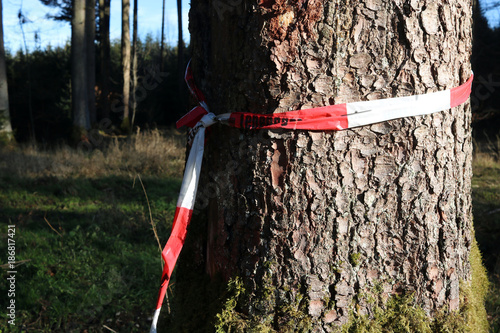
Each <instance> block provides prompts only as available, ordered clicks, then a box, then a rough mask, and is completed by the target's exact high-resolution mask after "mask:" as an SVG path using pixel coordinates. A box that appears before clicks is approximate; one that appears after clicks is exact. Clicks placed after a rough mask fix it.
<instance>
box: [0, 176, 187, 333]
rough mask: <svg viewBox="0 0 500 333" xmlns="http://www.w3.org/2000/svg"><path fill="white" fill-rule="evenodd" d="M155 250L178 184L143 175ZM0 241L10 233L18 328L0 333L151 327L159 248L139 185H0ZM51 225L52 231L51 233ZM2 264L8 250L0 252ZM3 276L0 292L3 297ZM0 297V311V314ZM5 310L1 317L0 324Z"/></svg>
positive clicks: (0, 300) (113, 180)
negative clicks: (9, 229)
mask: <svg viewBox="0 0 500 333" xmlns="http://www.w3.org/2000/svg"><path fill="white" fill-rule="evenodd" d="M142 180H143V183H144V185H145V187H146V190H147V194H148V197H149V202H150V205H151V209H152V216H153V221H154V222H155V223H156V224H157V227H158V232H159V234H160V238H161V242H162V244H163V243H164V242H165V241H166V239H167V237H168V233H169V228H170V225H171V219H172V217H173V214H174V211H175V204H176V200H177V194H178V191H179V187H180V181H178V180H175V179H162V178H160V177H154V176H150V177H143V178H142ZM0 207H1V208H2V209H1V210H0V221H2V222H4V223H2V227H1V229H0V239H1V242H2V244H6V243H7V241H6V238H7V235H6V229H7V224H13V225H15V226H16V235H15V241H16V261H22V260H28V262H26V263H24V264H23V265H20V266H19V267H17V268H16V269H17V271H18V273H17V276H16V296H15V300H16V327H15V330H13V331H12V327H10V326H9V325H8V324H7V321H6V320H3V319H4V318H2V320H1V321H0V331H2V332H9V331H12V332H14V331H15V332H19V331H21V329H23V330H26V331H37V332H71V331H75V332H76V331H81V330H82V329H83V328H85V329H87V330H88V331H103V325H106V326H108V327H110V328H112V329H114V330H116V331H120V332H122V331H123V332H143V331H145V330H147V327H149V325H150V321H149V320H148V318H149V317H150V316H151V313H152V311H153V310H154V304H155V300H156V296H157V291H158V284H159V279H160V275H161V267H162V266H161V260H160V250H159V248H158V244H157V242H156V240H155V239H154V234H153V231H152V227H151V224H150V220H149V211H148V206H147V201H146V198H145V196H144V193H143V190H142V187H141V185H140V183H139V182H138V181H136V183H135V185H134V180H133V179H131V178H127V177H115V176H110V177H103V178H96V179H86V178H74V179H71V178H67V179H63V180H61V179H57V178H54V177H38V178H33V179H24V178H19V177H5V176H4V177H1V178H0ZM49 223H50V225H49ZM0 259H1V263H2V264H4V263H6V262H7V254H6V251H3V252H2V253H1V254H0ZM6 277H7V273H6V271H5V270H4V271H2V280H1V281H0V292H1V294H2V295H6V294H7V289H8V286H7V280H6ZM7 301H8V299H7V297H3V296H2V297H0V307H1V308H5V307H6V306H7ZM4 313H5V312H2V316H5V315H4Z"/></svg>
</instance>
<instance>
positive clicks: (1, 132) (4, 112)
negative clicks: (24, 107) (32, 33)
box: [0, 0, 12, 141]
mask: <svg viewBox="0 0 500 333" xmlns="http://www.w3.org/2000/svg"><path fill="white" fill-rule="evenodd" d="M4 136H5V138H3V137H4ZM3 139H6V140H9V141H10V140H11V139H12V126H11V124H10V113H9V90H8V85H7V67H6V64H5V48H4V44H3V7H2V1H1V0H0V141H1V140H3Z"/></svg>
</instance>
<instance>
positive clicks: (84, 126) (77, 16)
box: [71, 0, 90, 140]
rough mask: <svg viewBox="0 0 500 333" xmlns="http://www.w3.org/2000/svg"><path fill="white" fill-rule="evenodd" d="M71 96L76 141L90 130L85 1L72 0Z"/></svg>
mask: <svg viewBox="0 0 500 333" xmlns="http://www.w3.org/2000/svg"><path fill="white" fill-rule="evenodd" d="M71 27H72V29H71V95H72V104H73V125H74V127H75V132H74V136H75V139H76V140H79V139H81V137H82V136H85V135H86V131H87V130H89V129H90V117H89V109H88V103H87V98H88V94H87V89H88V83H87V82H88V77H87V74H88V71H87V66H86V65H87V44H86V39H85V0H74V4H73V17H72V20H71Z"/></svg>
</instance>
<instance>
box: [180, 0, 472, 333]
mask: <svg viewBox="0 0 500 333" xmlns="http://www.w3.org/2000/svg"><path fill="white" fill-rule="evenodd" d="M257 3H258V4H257ZM190 30H191V33H192V35H191V43H192V46H193V60H192V64H193V70H194V73H195V78H196V81H197V83H198V85H199V87H200V88H201V89H202V91H203V92H204V93H205V94H206V96H207V100H208V105H209V106H210V108H211V111H213V112H215V113H224V112H231V111H247V112H254V113H273V112H282V111H287V110H297V109H306V108H311V107H316V106H324V105H329V104H338V103H344V102H354V101H363V100H374V99H381V98H390V97H396V96H408V95H415V94H422V93H427V92H434V91H438V90H444V89H447V88H452V87H455V86H458V85H459V84H461V83H464V82H465V81H466V79H467V78H468V77H469V76H470V74H471V69H470V64H469V58H470V51H471V2H470V0H457V1H453V2H445V1H439V2H437V3H436V2H429V1H426V0H412V1H389V0H382V1H371V0H360V1H355V2H351V1H349V0H338V1H337V0H335V1H334V0H331V1H320V0H312V1H294V2H288V1H283V0H269V1H268V0H260V1H258V2H257V1H234V2H232V3H231V5H227V4H224V6H222V5H221V2H220V1H208V0H193V1H192V4H191V12H190ZM470 118H471V115H470V107H469V106H468V104H466V105H462V106H459V107H456V108H453V109H452V110H448V111H444V112H440V113H437V114H433V115H429V116H425V117H415V118H407V119H401V120H394V121H389V122H384V123H379V124H375V125H372V126H366V127H363V128H357V129H353V130H345V131H338V132H334V131H332V132H308V131H277V130H275V131H263V130H261V131H257V132H251V131H240V130H236V129H231V128H228V127H224V126H222V125H221V126H214V127H213V129H212V133H211V136H210V137H209V138H208V143H207V148H206V152H205V161H204V163H205V164H204V169H203V170H202V173H203V176H202V183H201V184H200V193H199V198H200V200H199V201H198V206H197V207H198V212H199V213H200V212H201V213H202V214H198V218H197V214H195V218H194V220H193V223H192V225H191V226H190V231H189V232H190V233H192V234H188V238H187V245H186V248H187V251H186V254H185V256H184V257H183V258H182V259H181V262H180V268H179V271H178V272H177V274H178V282H177V283H176V291H177V293H178V294H176V299H177V300H178V301H177V302H178V306H179V308H178V310H176V311H177V312H176V313H183V315H184V316H188V318H187V319H186V318H185V317H184V321H183V324H181V325H184V326H185V325H188V324H189V325H194V326H193V327H196V326H195V325H197V324H200V325H201V324H202V320H203V319H200V321H197V319H196V316H198V318H200V317H199V315H198V313H193V316H192V317H189V314H187V313H185V312H186V311H189V310H187V308H183V306H187V301H184V300H189V299H191V300H193V299H195V298H196V297H198V298H200V297H201V296H199V295H200V289H197V288H196V286H194V285H196V283H198V282H199V280H195V279H196V278H194V279H191V278H193V276H194V275H195V274H200V272H201V271H202V270H203V271H205V272H207V273H208V274H209V275H210V276H211V277H212V281H215V280H216V277H217V276H220V277H222V278H223V279H224V280H228V279H230V278H234V277H236V276H239V277H241V279H242V282H243V286H244V289H245V290H246V294H247V299H246V301H245V302H244V303H245V304H239V305H238V307H237V310H238V311H239V312H240V313H241V316H242V318H247V319H248V320H252V321H253V322H254V323H255V322H257V323H259V324H262V325H264V326H266V327H270V328H273V329H276V330H280V327H285V326H286V325H292V326H286V327H290V329H291V331H294V330H298V326H297V325H299V324H298V323H297V324H293V322H294V320H293V316H291V315H290V311H288V310H287V311H285V310H284V309H290V308H295V310H296V311H298V310H297V309H299V308H300V309H302V308H304V309H305V310H304V312H305V313H306V315H307V316H308V318H307V320H309V323H310V324H311V327H313V329H314V330H315V331H317V332H322V331H330V330H331V329H332V327H335V326H338V325H341V324H344V323H346V322H347V321H348V318H349V314H350V311H355V312H356V313H358V314H370V313H372V310H373V309H372V304H371V303H370V302H369V299H370V295H373V294H374V293H375V292H379V293H380V294H381V295H379V296H381V297H382V298H384V299H386V298H387V297H389V296H391V295H394V294H402V293H407V292H414V295H415V299H416V301H417V303H418V305H420V306H421V307H422V308H423V309H424V310H425V311H426V312H427V313H428V314H433V313H435V312H436V311H437V310H439V309H442V308H443V307H447V308H448V309H450V310H456V309H458V308H459V305H460V298H459V292H460V291H459V284H460V281H465V282H467V281H470V278H471V268H470V263H469V254H470V249H471V242H472V237H473V235H472V231H471V228H472V222H471V197H470V186H471V185H470V178H471V152H472V146H471V128H470ZM206 219H208V225H207V226H205V223H206ZM204 228H206V230H205V232H206V234H207V236H206V237H205V236H204V233H205V232H203V230H204ZM200 230H202V231H201V232H200ZM190 272H195V273H191V275H190ZM196 281H198V282H196ZM213 283H214V282H210V283H208V284H209V286H210V285H213ZM190 290H194V291H192V294H190ZM194 293H197V295H198V296H196V295H195V294H194ZM193 297H194V298H193ZM207 297H208V296H207ZM183 302H184V303H183ZM205 319H206V318H205ZM295 321H297V320H295ZM297 322H298V321H297ZM293 325H296V326H293Z"/></svg>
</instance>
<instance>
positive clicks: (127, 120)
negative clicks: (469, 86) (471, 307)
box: [0, 0, 500, 332]
mask: <svg viewBox="0 0 500 333" xmlns="http://www.w3.org/2000/svg"><path fill="white" fill-rule="evenodd" d="M79 1H83V0H79ZM87 1H89V0H87ZM42 2H44V3H45V4H46V5H48V6H55V5H57V6H60V7H61V11H60V15H59V16H58V17H55V18H54V19H59V20H68V21H71V20H72V19H73V18H72V17H71V7H70V3H71V1H51V0H43V1H42ZM125 2H126V1H125ZM90 3H92V1H90ZM106 3H108V4H109V1H104V0H101V1H98V2H97V3H95V4H94V9H95V10H94V11H93V12H94V15H95V19H94V20H95V21H93V20H90V21H91V22H94V23H93V24H91V25H92V26H94V27H95V29H96V30H95V32H94V34H92V33H91V34H90V36H93V37H91V38H90V39H89V37H88V36H89V33H85V34H84V35H85V36H86V37H85V38H87V40H85V39H82V40H80V42H83V43H87V44H86V45H87V46H85V47H84V50H85V51H84V53H85V55H86V58H82V59H83V60H82V61H81V62H80V63H79V64H80V66H81V67H82V68H83V69H84V71H85V72H86V74H82V75H84V77H85V78H86V79H85V82H83V84H81V85H80V86H85V87H87V88H85V89H86V90H85V89H84V90H85V93H84V94H83V95H82V96H84V97H83V100H85V101H86V102H85V103H87V104H85V106H83V108H81V109H80V110H79V111H78V110H77V111H75V108H77V106H75V81H74V80H75V76H74V71H75V69H74V61H75V59H74V58H72V57H75V56H78V55H80V56H81V55H82V54H77V55H75V54H72V50H71V43H70V42H69V41H68V43H67V44H66V45H65V46H55V47H47V48H37V49H34V50H26V48H23V49H20V50H6V51H5V65H6V66H5V68H6V79H7V86H8V110H9V113H8V114H9V115H10V124H11V127H12V132H9V131H0V140H1V142H0V224H1V229H0V230H1V231H0V242H1V244H2V245H1V248H2V249H4V248H5V246H4V245H3V244H7V225H15V226H16V232H17V234H16V240H17V247H16V251H17V252H16V253H17V257H16V269H17V271H18V275H17V286H18V288H19V289H18V292H17V296H16V304H17V315H16V324H17V327H16V328H15V329H13V328H12V327H11V326H9V325H8V324H7V322H6V320H4V317H5V316H4V312H3V311H2V314H1V315H2V321H0V332H19V331H20V328H21V330H23V331H40V332H80V331H83V330H85V331H88V332H101V331H103V332H107V331H126V332H132V331H137V332H142V331H145V330H146V328H147V327H149V324H150V320H151V318H150V316H151V314H152V310H153V308H154V302H155V298H156V293H157V287H158V282H159V278H160V273H161V261H160V255H159V252H160V251H161V245H163V244H164V243H165V241H166V239H167V236H168V230H169V228H170V227H171V220H172V217H173V214H174V210H175V204H176V196H177V193H178V190H179V187H180V182H181V173H182V169H183V163H184V145H185V132H183V131H179V130H176V129H174V128H173V124H174V123H175V121H176V120H178V119H179V118H180V117H181V116H182V115H183V114H185V113H186V111H187V110H188V108H189V102H188V97H187V90H186V88H185V86H184V83H183V81H182V74H183V72H184V68H185V65H186V64H187V62H188V60H189V54H190V50H189V45H184V42H183V36H182V34H180V35H179V42H178V44H177V45H169V44H165V43H164V42H163V35H162V37H160V38H159V39H158V38H156V37H154V36H153V35H147V36H146V37H145V38H142V39H141V38H139V37H138V36H137V34H134V32H133V31H132V34H131V36H130V37H129V38H122V40H119V39H117V40H109V26H107V25H109V22H108V21H109V14H108V17H106V14H105V13H106V11H105V10H104V9H105V8H103V7H102V6H106ZM178 3H179V2H178ZM139 5H140V4H139ZM136 6H137V3H136ZM132 7H133V6H130V3H129V7H128V10H130V9H131V8H132ZM91 16H92V15H91ZM88 17H89V16H87V18H88ZM132 18H133V15H132ZM19 19H20V22H21V23H22V20H23V17H22V13H21V12H20V16H19ZM107 20H108V21H107ZM132 21H133V19H132ZM106 22H108V23H106ZM474 24H475V28H474V45H473V57H472V64H473V68H474V74H475V80H474V85H473V92H472V95H471V105H472V110H473V128H474V134H473V135H474V144H475V155H474V179H473V200H474V223H475V230H476V237H477V239H478V243H479V247H480V249H481V251H482V254H483V259H484V263H485V266H486V268H487V270H488V273H489V278H490V282H491V284H490V286H489V288H490V291H489V296H488V299H487V304H486V306H487V311H488V319H489V322H490V326H491V332H500V247H499V246H498V240H499V239H500V181H499V179H500V132H499V128H500V90H499V89H500V60H499V59H500V28H491V27H489V26H488V22H487V20H486V18H485V17H484V15H483V13H482V11H481V8H480V7H479V4H476V6H475V14H474ZM181 25H182V23H181V22H179V26H181ZM132 26H133V24H132ZM132 30H134V29H132ZM162 31H163V29H162ZM134 35H135V37H134ZM80 37H82V36H80ZM20 38H23V37H22V36H20ZM24 38H25V37H24ZM74 38H78V37H74ZM126 40H128V43H129V44H131V45H128V46H127V45H126V44H127V42H126ZM89 45H91V46H89ZM127 47H128V48H129V51H128V53H127V51H126V48H127ZM124 52H125V53H124ZM134 54H135V56H134ZM126 57H129V67H126V66H124V58H126ZM134 58H135V59H136V60H135V64H136V65H134ZM89 59H90V60H89ZM76 61H77V64H78V60H76ZM72 64H73V69H72ZM124 68H127V70H128V75H130V77H129V78H128V80H130V81H131V84H130V85H129V86H130V87H131V88H130V89H131V90H130V92H129V93H130V102H129V99H124V97H123V96H127V93H126V91H125V90H126V89H125V88H126V87H124V86H127V84H125V85H124V82H128V81H127V78H126V77H125V76H126V75H125V76H124ZM127 70H125V72H126V71H127ZM134 77H135V78H136V79H135V80H134ZM0 79H2V78H0ZM72 80H73V81H72ZM80 83H82V82H80ZM88 87H92V88H88ZM89 94H90V95H92V96H93V98H94V99H95V102H94V101H93V100H92V98H90V103H89V98H87V97H88V96H89ZM85 96H87V97H85ZM133 96H135V98H136V99H135V101H136V102H135V103H134V98H133ZM124 100H126V101H127V103H124ZM4 102H5V101H4ZM124 104H129V106H128V107H127V106H126V105H124ZM125 108H129V113H127V114H124V110H125ZM0 109H1V108H0ZM82 110H83V111H82ZM0 111H1V110H0ZM82 112H83V118H82V119H88V124H86V123H85V121H84V122H83V123H82V122H80V121H79V120H78V115H80V116H81V115H82ZM6 121H9V119H6V118H5V117H0V122H2V123H3V124H5V122H6ZM3 124H2V126H3ZM2 126H0V129H1V128H2ZM12 137H13V138H14V140H12ZM156 234H158V235H159V237H155V235H156ZM155 238H156V239H155ZM160 244H161V245H160ZM159 247H160V249H159ZM6 263H7V254H6V251H4V250H2V251H1V253H0V264H1V265H2V269H3V271H2V279H1V281H0V295H2V296H1V297H0V299H1V300H0V308H2V309H5V308H6V306H7V303H6V302H7V299H6V298H5V297H4V295H5V294H6V293H7V289H8V286H7V282H6V276H7V273H6V271H7V269H8V267H7V265H6ZM171 285H172V287H171V288H170V290H169V297H171V295H172V293H175V281H174V283H172V284H171ZM167 303H168V302H167Z"/></svg>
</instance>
